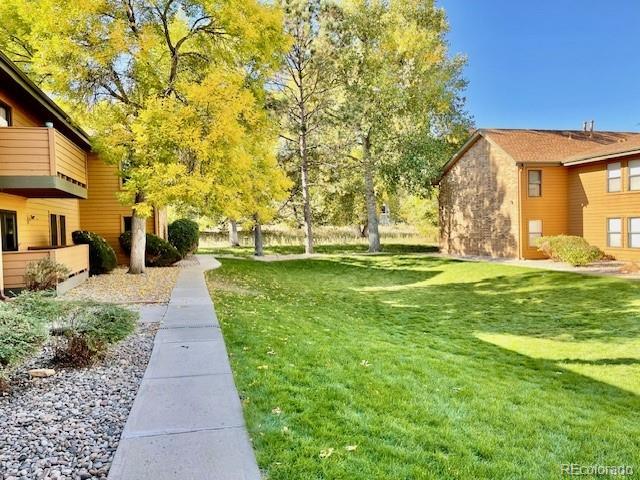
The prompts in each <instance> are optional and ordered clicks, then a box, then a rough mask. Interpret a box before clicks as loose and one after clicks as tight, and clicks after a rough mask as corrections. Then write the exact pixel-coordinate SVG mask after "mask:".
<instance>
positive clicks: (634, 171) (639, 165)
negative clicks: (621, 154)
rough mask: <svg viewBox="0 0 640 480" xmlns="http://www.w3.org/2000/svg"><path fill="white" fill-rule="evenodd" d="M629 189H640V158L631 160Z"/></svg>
mask: <svg viewBox="0 0 640 480" xmlns="http://www.w3.org/2000/svg"><path fill="white" fill-rule="evenodd" d="M629 190H640V160H629Z"/></svg>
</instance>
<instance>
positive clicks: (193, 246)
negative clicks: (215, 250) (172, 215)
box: [169, 218, 200, 258]
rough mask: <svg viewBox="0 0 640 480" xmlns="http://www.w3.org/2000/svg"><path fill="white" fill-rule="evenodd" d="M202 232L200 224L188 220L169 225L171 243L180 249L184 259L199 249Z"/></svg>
mask: <svg viewBox="0 0 640 480" xmlns="http://www.w3.org/2000/svg"><path fill="white" fill-rule="evenodd" d="M199 237H200V231H199V228H198V224H197V223H196V222H194V221H193V220H189V219H188V218H182V219H180V220H176V221H175V222H173V223H171V224H170V225H169V243H171V245H173V246H174V247H176V248H177V249H178V252H180V255H181V256H182V258H184V257H186V256H187V255H188V254H190V253H193V252H195V251H196V250H197V249H198V241H199Z"/></svg>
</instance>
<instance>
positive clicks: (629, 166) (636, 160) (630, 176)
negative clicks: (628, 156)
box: [627, 158, 640, 192]
mask: <svg viewBox="0 0 640 480" xmlns="http://www.w3.org/2000/svg"><path fill="white" fill-rule="evenodd" d="M633 162H637V164H638V166H637V167H635V168H637V169H638V170H639V171H640V158H636V159H633V160H629V161H628V162H627V169H628V171H629V175H628V176H629V179H628V180H627V188H628V189H629V191H630V192H640V187H639V188H631V180H632V179H634V178H640V173H636V174H635V175H632V174H631V163H633Z"/></svg>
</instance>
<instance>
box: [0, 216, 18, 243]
mask: <svg viewBox="0 0 640 480" xmlns="http://www.w3.org/2000/svg"><path fill="white" fill-rule="evenodd" d="M0 228H2V251H4V252H17V251H18V220H17V215H16V212H11V211H8V210H0Z"/></svg>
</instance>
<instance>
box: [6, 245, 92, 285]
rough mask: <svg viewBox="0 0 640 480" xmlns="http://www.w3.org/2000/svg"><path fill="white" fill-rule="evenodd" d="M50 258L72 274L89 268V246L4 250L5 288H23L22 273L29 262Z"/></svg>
mask: <svg viewBox="0 0 640 480" xmlns="http://www.w3.org/2000/svg"><path fill="white" fill-rule="evenodd" d="M43 258H51V259H52V260H54V261H55V262H57V263H61V264H62V265H64V266H66V267H67V268H68V269H69V275H70V276H73V275H76V274H78V273H80V272H84V271H86V270H88V269H89V246H88V245H74V246H71V247H67V248H58V249H55V250H39V251H26V252H5V253H3V254H2V261H3V264H4V270H3V279H4V285H5V287H6V288H24V287H25V286H26V285H25V282H24V273H25V270H26V268H27V265H29V263H31V262H35V261H38V260H41V259H43Z"/></svg>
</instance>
